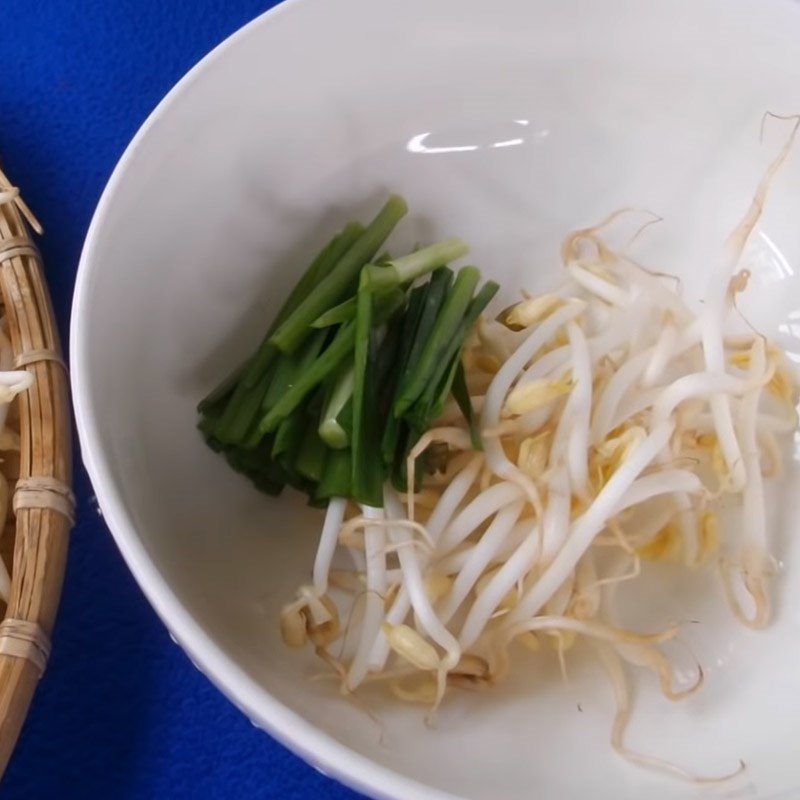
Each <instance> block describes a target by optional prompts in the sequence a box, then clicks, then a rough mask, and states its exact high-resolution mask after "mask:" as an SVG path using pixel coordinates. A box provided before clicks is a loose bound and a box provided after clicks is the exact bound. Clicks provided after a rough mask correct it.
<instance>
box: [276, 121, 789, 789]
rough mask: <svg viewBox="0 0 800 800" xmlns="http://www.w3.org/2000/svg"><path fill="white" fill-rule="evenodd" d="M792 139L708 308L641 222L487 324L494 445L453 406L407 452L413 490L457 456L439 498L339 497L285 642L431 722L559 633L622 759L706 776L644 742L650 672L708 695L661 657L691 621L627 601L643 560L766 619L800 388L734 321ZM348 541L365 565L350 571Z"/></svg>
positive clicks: (286, 624) (574, 254) (476, 376)
mask: <svg viewBox="0 0 800 800" xmlns="http://www.w3.org/2000/svg"><path fill="white" fill-rule="evenodd" d="M796 127H797V126H796V125H795V129H796ZM793 135H794V134H793ZM790 144H791V142H790V143H789V144H787V146H786V148H784V150H783V151H782V152H781V154H780V156H779V157H778V158H777V159H776V160H775V161H774V162H773V163H772V165H771V166H770V168H769V170H768V172H767V174H766V175H765V177H764V179H763V180H762V183H761V185H760V186H759V188H758V191H757V193H756V195H755V197H754V200H753V204H752V206H751V208H750V210H749V211H748V213H747V214H746V215H745V217H744V219H743V220H742V222H741V223H740V225H739V226H738V227H737V228H736V230H735V231H734V232H733V234H732V235H731V237H730V239H729V241H728V243H727V245H726V249H725V257H724V259H722V260H721V261H720V263H719V265H718V266H717V267H716V268H715V269H713V270H712V271H711V275H710V280H709V283H708V288H707V291H706V293H705V296H704V298H703V303H702V304H701V305H700V306H699V308H700V311H699V312H697V311H695V310H693V309H692V308H690V307H689V305H688V304H687V303H686V302H685V301H684V299H683V297H682V293H681V286H680V283H679V282H678V281H676V280H675V279H673V278H670V277H669V276H665V275H663V274H661V273H655V272H652V271H649V270H648V269H645V268H644V267H642V266H641V265H640V264H638V263H637V262H636V261H634V260H633V258H632V257H631V256H630V255H629V254H628V252H627V250H628V248H619V249H618V250H615V249H613V248H612V247H611V246H610V245H609V244H608V241H607V237H606V235H605V234H606V232H607V231H608V229H609V227H610V226H613V225H614V224H615V223H616V222H617V221H618V220H619V219H620V218H621V216H623V215H624V214H628V213H630V212H627V211H626V212H618V213H617V214H614V215H612V216H611V217H610V218H609V219H607V220H605V221H604V222H603V223H601V224H600V225H598V226H596V227H593V228H588V229H584V230H579V231H576V232H574V233H572V234H571V235H570V236H569V237H568V238H567V239H566V241H565V242H564V244H563V249H562V260H563V265H564V270H565V281H564V282H563V283H562V284H561V285H560V286H558V287H557V288H556V289H555V290H554V291H552V292H550V293H548V294H539V295H529V294H528V295H525V296H524V297H523V299H522V300H521V302H519V303H517V304H516V305H514V306H512V307H511V308H509V309H506V310H505V311H504V312H503V313H502V314H500V315H499V316H498V318H497V319H494V320H492V319H482V320H481V321H480V322H479V324H478V325H477V326H476V328H475V330H474V331H473V333H472V335H471V337H470V339H469V340H468V342H467V345H466V346H465V350H464V364H465V369H466V374H467V379H468V388H469V391H470V395H471V398H472V402H473V404H474V406H475V408H476V409H478V410H479V413H480V426H481V433H482V439H483V450H482V451H480V450H475V449H473V447H472V444H471V439H470V433H469V430H468V428H467V425H466V423H465V422H464V421H463V418H462V416H461V414H460V412H459V410H458V408H457V407H456V406H455V405H453V407H452V408H447V409H445V412H444V414H443V416H442V418H441V419H440V420H439V421H438V422H437V425H436V427H435V428H433V429H431V430H429V431H428V432H427V433H426V434H425V435H424V436H423V438H422V439H421V440H420V441H419V443H418V444H417V446H416V447H415V448H414V450H413V451H412V453H411V454H410V457H409V461H408V470H409V485H413V483H412V482H413V470H414V458H415V457H416V456H418V455H419V454H420V453H422V452H423V451H424V450H425V449H426V448H427V447H429V446H430V445H432V444H434V443H438V444H437V446H438V447H439V448H443V447H445V446H446V450H447V453H448V458H447V461H446V466H445V467H444V469H443V471H441V472H435V473H433V474H426V475H425V476H424V477H423V481H422V489H421V491H419V492H417V493H416V494H411V493H409V494H407V495H402V494H399V493H398V492H397V491H395V489H394V488H392V487H391V486H390V485H388V484H387V485H386V487H385V492H384V508H382V509H378V508H372V507H365V506H362V507H358V506H356V505H355V504H353V503H351V502H350V501H347V500H344V499H335V500H333V501H331V502H330V505H329V507H328V511H327V516H326V518H325V523H324V526H323V529H322V534H321V537H320V542H319V548H318V551H317V555H316V560H315V562H314V567H313V581H312V583H311V584H310V585H307V586H302V587H301V588H300V589H299V591H298V594H297V598H296V599H295V600H294V601H293V602H291V603H290V604H288V605H287V606H285V608H284V609H283V612H282V615H281V626H282V634H283V638H284V640H285V642H286V643H287V644H288V645H290V646H295V647H299V646H302V645H305V644H306V643H310V644H311V645H312V646H313V647H314V648H315V650H316V653H317V654H318V655H319V656H320V657H321V658H322V659H323V660H324V661H325V662H326V664H328V665H329V666H330V667H331V668H332V669H333V670H334V672H335V674H336V675H338V676H339V678H340V679H341V685H342V689H343V691H345V692H346V693H353V692H355V691H356V690H357V689H358V687H360V686H361V685H362V684H364V683H365V682H371V683H374V682H383V683H384V684H385V685H386V686H387V687H388V689H389V690H390V691H391V692H392V693H393V694H394V695H395V696H396V697H398V698H401V699H402V700H407V701H409V702H417V703H421V704H427V705H428V706H429V708H430V709H431V712H433V711H434V710H435V709H436V708H437V707H438V706H439V704H440V703H441V701H442V699H443V697H444V695H445V692H446V691H447V690H448V689H452V688H457V687H467V686H468V687H481V686H486V687H488V686H491V685H493V684H495V683H497V682H498V681H500V680H502V679H503V677H504V676H505V675H506V673H507V671H508V668H509V662H510V659H511V658H512V657H513V654H514V651H515V649H517V648H528V649H530V650H539V649H540V648H541V646H542V643H543V642H544V641H549V642H555V643H556V644H557V648H556V649H557V652H558V655H559V657H560V658H561V659H562V663H563V657H564V652H565V651H566V650H568V649H569V648H570V647H571V646H572V645H573V644H574V643H575V641H576V639H579V638H580V639H585V640H588V641H590V642H591V643H592V644H593V645H594V647H595V648H596V650H597V653H598V655H599V657H600V659H601V661H602V663H603V664H604V665H605V667H606V670H607V672H608V675H609V677H610V678H611V681H612V683H613V686H614V690H615V697H616V701H617V709H618V710H617V716H616V719H615V722H614V726H613V730H612V744H613V746H614V747H615V748H616V749H617V750H618V751H619V752H620V753H622V754H623V755H625V756H626V757H628V758H630V759H632V760H634V761H636V762H637V763H640V764H642V765H644V766H648V767H653V768H657V769H661V770H666V771H669V772H673V773H675V774H678V775H680V776H683V777H685V778H688V779H690V780H696V781H700V780H706V779H705V778H700V777H698V776H696V775H693V774H690V773H688V772H686V771H685V770H683V769H681V768H679V767H677V766H675V765H672V764H670V763H668V762H665V761H662V760H660V759H656V758H654V757H651V756H646V755H642V754H639V753H636V752H634V751H632V750H630V749H628V748H627V747H626V746H625V743H624V733H625V727H626V724H627V721H628V718H629V716H630V711H631V702H630V696H629V689H628V678H627V673H628V671H629V668H630V667H638V668H644V669H648V670H651V671H653V672H654V673H655V674H656V675H657V677H658V679H659V682H660V686H661V689H662V691H663V693H664V694H665V695H666V696H667V697H668V698H670V699H677V698H680V697H685V696H687V695H690V694H692V693H693V692H694V691H696V690H697V689H698V688H699V687H700V685H701V683H702V680H703V673H702V670H701V669H700V667H699V665H698V670H697V680H696V681H695V683H694V685H692V686H690V687H689V688H680V689H679V688H675V685H674V681H673V678H674V675H673V667H672V664H671V662H670V660H669V658H668V657H667V655H666V653H665V651H664V649H663V648H662V647H661V645H663V644H664V643H666V642H668V641H669V640H673V639H675V637H677V636H678V634H679V626H678V625H672V626H670V627H668V628H667V629H666V630H661V631H657V632H654V633H649V634H644V633H639V632H634V631H630V630H626V629H624V628H622V627H621V626H620V625H619V624H618V623H617V621H616V620H615V618H614V612H613V607H612V603H611V598H612V595H613V592H614V589H615V588H616V587H617V586H618V585H619V584H620V582H622V581H626V580H633V579H635V578H636V577H637V576H638V575H639V572H640V563H641V560H642V559H653V560H669V561H673V562H678V563H680V564H682V565H685V567H686V568H688V569H696V568H697V567H699V566H700V565H702V564H704V563H710V564H716V565H717V566H718V568H719V572H720V575H721V578H722V586H723V587H724V595H725V598H726V600H727V602H728V603H729V605H730V607H731V609H732V612H733V613H734V614H735V616H736V617H737V618H738V619H739V620H741V621H742V622H743V623H744V624H745V625H748V626H751V627H761V626H763V625H765V624H766V623H767V621H768V619H769V615H770V600H769V592H768V587H767V581H768V578H769V576H770V574H771V573H772V572H773V570H774V566H773V559H772V558H771V557H770V554H769V538H768V531H767V524H766V512H765V500H764V479H765V478H769V477H771V476H775V475H776V474H777V473H779V472H780V469H781V453H780V440H781V438H785V437H789V436H790V435H791V434H792V433H793V432H794V430H795V428H796V427H797V417H796V412H795V404H796V402H797V393H798V382H797V380H796V378H795V375H794V373H793V368H792V365H791V364H790V363H789V362H788V361H787V359H786V358H785V356H784V355H783V353H782V352H781V351H780V350H778V348H776V347H775V346H774V345H773V344H771V343H770V342H768V341H767V340H766V339H765V338H764V337H763V336H762V335H761V334H759V333H758V332H756V331H755V330H753V329H752V328H749V327H747V326H744V327H743V326H742V325H741V324H739V325H736V326H735V325H734V324H733V322H734V321H738V322H740V323H741V321H742V317H741V315H740V314H739V313H738V311H737V309H736V298H737V295H738V294H739V293H740V292H742V291H744V290H745V289H746V287H747V283H748V277H749V274H748V272H747V271H746V270H744V269H742V268H741V261H742V252H743V249H744V247H745V244H746V242H747V240H748V238H749V236H750V234H751V232H752V230H753V228H754V226H755V225H756V223H757V221H758V219H759V215H760V213H761V208H762V206H763V204H764V201H765V198H766V193H767V190H768V187H769V182H770V180H771V178H772V176H773V174H774V173H775V171H776V170H777V169H778V167H779V166H780V164H781V163H782V161H783V160H784V159H785V157H786V155H787V153H788V148H789V145H790ZM734 329H736V331H737V332H734ZM722 498H724V499H725V501H726V503H727V504H730V503H734V504H736V503H738V504H739V505H740V508H741V513H740V515H739V516H740V519H741V523H742V524H741V525H737V526H735V529H734V528H733V527H731V526H723V525H722V524H721V521H720V518H719V503H720V500H721V499H722ZM729 527H731V529H728V528H729ZM339 550H344V551H346V552H347V553H348V554H349V558H350V560H351V562H352V568H351V569H334V568H333V566H332V562H333V558H334V555H335V554H336V553H337V551H339ZM334 597H336V598H337V599H338V600H339V602H338V603H337V602H335V600H334ZM542 652H544V651H542ZM736 771H737V772H738V770H736ZM725 777H727V776H725ZM718 779H720V778H714V780H718Z"/></svg>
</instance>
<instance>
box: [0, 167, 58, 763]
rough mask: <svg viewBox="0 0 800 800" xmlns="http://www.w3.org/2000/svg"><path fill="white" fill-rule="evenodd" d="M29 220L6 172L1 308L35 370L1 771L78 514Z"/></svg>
mask: <svg viewBox="0 0 800 800" xmlns="http://www.w3.org/2000/svg"><path fill="white" fill-rule="evenodd" d="M30 228H33V230H35V231H36V232H37V233H41V228H40V226H39V224H38V222H37V221H36V219H35V218H34V216H33V214H31V212H30V210H29V209H28V207H27V206H26V205H25V203H24V202H23V200H22V198H21V197H20V195H19V190H18V189H17V188H15V187H14V186H13V185H12V184H11V182H10V181H9V180H8V179H7V178H6V176H5V175H4V174H3V172H2V171H1V170H0V294H1V295H2V306H3V307H2V309H0V313H2V314H4V315H5V318H6V325H7V330H6V334H7V336H8V338H9V339H10V341H11V347H12V350H13V358H14V367H13V368H14V369H20V370H22V369H24V370H27V371H28V372H29V373H30V374H31V375H32V377H33V382H32V384H31V386H30V388H28V389H27V390H25V391H23V392H22V393H20V394H19V395H18V396H17V398H16V399H15V400H14V401H13V405H12V407H11V410H10V412H9V416H8V421H7V425H8V427H9V428H11V429H12V430H13V429H15V428H16V429H17V430H18V432H19V437H20V438H19V452H18V453H17V452H14V451H10V452H3V453H2V454H0V457H2V463H0V469H1V470H2V472H3V475H4V476H5V478H6V480H7V483H8V498H9V503H8V505H9V508H8V515H7V523H6V525H5V529H4V530H3V531H2V538H0V556H2V558H3V560H4V561H5V564H6V566H7V568H8V570H9V572H10V576H11V589H10V596H9V600H8V604H7V606H6V607H5V608H3V605H2V604H0V612H3V613H2V616H3V621H2V622H1V623H0V775H2V772H3V771H4V770H5V767H6V765H7V763H8V760H9V758H10V757H11V753H12V751H13V749H14V745H15V744H16V741H17V737H18V736H19V732H20V729H21V728H22V724H23V722H24V720H25V715H26V714H27V711H28V707H29V705H30V703H31V699H32V698H33V693H34V691H35V689H36V685H37V683H38V681H39V678H40V677H41V675H42V672H43V671H44V667H45V665H46V663H47V657H48V655H49V652H50V635H51V633H52V629H53V623H54V622H55V617H56V610H57V609H58V602H59V598H60V596H61V585H62V582H63V578H64V566H65V563H66V557H67V545H68V534H69V530H70V528H71V527H72V524H73V521H74V516H73V515H74V498H73V495H72V491H71V489H70V487H71V483H72V455H71V434H70V417H69V404H68V403H69V400H68V380H67V374H66V369H65V365H64V361H63V359H62V355H61V346H60V343H59V338H58V332H57V328H56V324H55V319H54V316H53V308H52V305H51V302H50V295H49V293H48V290H47V284H46V282H45V279H44V275H43V272H42V263H41V257H40V255H39V251H38V249H37V248H36V246H35V244H34V243H33V241H32V240H31V235H30Z"/></svg>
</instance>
